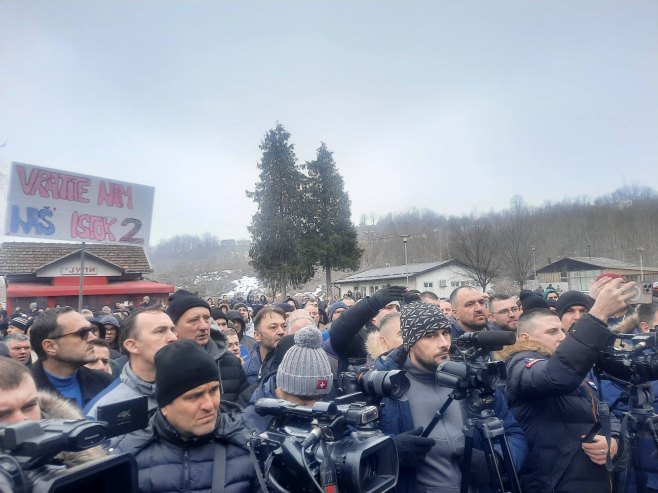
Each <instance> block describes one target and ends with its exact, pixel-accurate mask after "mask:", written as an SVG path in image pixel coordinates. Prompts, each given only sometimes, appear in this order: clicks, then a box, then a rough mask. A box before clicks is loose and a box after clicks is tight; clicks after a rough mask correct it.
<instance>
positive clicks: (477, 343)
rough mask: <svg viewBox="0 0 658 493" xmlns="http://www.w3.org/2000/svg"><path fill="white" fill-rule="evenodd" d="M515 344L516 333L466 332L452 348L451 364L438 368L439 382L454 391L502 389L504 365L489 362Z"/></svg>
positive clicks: (446, 362) (505, 374) (497, 362)
mask: <svg viewBox="0 0 658 493" xmlns="http://www.w3.org/2000/svg"><path fill="white" fill-rule="evenodd" d="M515 342H516V334H515V333H514V332H504V331H486V332H467V333H465V334H463V335H461V336H460V337H458V338H456V339H455V340H454V341H453V343H452V345H451V347H450V361H444V362H442V363H440V364H439V366H438V368H437V370H436V381H437V382H438V383H439V384H440V385H443V386H444V387H449V388H453V389H457V390H459V389H462V390H467V389H474V388H481V387H502V386H504V385H505V380H506V379H507V371H506V367H505V362H504V361H489V353H490V352H491V351H499V350H501V349H502V348H503V346H508V345H511V344H514V343H515Z"/></svg>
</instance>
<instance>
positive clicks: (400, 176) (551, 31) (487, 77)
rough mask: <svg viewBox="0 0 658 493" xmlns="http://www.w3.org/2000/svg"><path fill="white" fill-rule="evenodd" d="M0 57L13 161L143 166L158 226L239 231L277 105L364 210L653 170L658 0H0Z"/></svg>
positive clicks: (591, 184) (491, 197) (528, 194)
mask: <svg viewBox="0 0 658 493" xmlns="http://www.w3.org/2000/svg"><path fill="white" fill-rule="evenodd" d="M0 70H1V72H0V73H1V75H0V84H1V85H0V145H2V144H3V143H5V142H6V145H5V146H4V147H3V148H1V149H0V164H1V165H2V166H3V167H5V168H4V169H5V172H6V167H8V165H9V163H10V162H11V161H19V162H24V163H30V164H37V165H42V166H47V167H50V168H56V169H62V170H67V171H73V172H79V173H85V174H89V175H96V176H101V177H108V178H114V179H119V180H123V181H127V182H133V183H140V184H145V185H152V186H154V187H155V188H156V193H155V205H154V212H153V225H152V230H151V243H152V244H155V243H157V242H158V241H159V240H161V239H163V238H168V237H171V236H174V235H176V234H201V233H203V232H205V231H209V232H211V233H214V234H216V235H217V236H218V237H220V238H222V239H224V238H246V237H248V233H247V226H248V224H249V223H250V220H251V215H252V214H253V212H254V211H255V206H254V204H253V203H252V202H251V200H250V199H247V198H246V196H245V190H248V189H249V190H252V189H253V186H254V182H255V180H256V179H257V177H258V169H257V167H256V165H257V162H258V161H259V159H260V150H259V147H258V146H259V144H260V142H261V140H262V138H263V136H264V134H265V133H266V131H267V130H268V129H270V128H272V127H273V126H274V125H275V124H276V122H277V121H278V122H281V123H282V124H283V125H284V126H285V127H286V129H287V130H288V131H289V132H290V133H291V135H292V138H291V141H292V142H293V143H294V144H295V149H296V153H297V158H298V159H299V161H300V162H304V161H307V160H311V159H313V158H314V156H315V150H316V149H317V147H319V145H320V142H321V141H324V142H325V143H326V144H327V145H328V147H329V148H330V149H331V150H333V151H334V157H335V159H336V162H337V164H338V167H339V169H340V171H341V172H342V174H343V176H344V178H345V185H346V188H347V191H348V192H349V194H350V197H351V199H352V213H353V219H354V220H355V222H357V221H358V219H359V217H360V216H361V214H364V213H366V214H369V213H370V212H371V211H374V212H375V213H376V214H385V213H388V212H395V211H400V212H402V211H405V210H408V209H410V208H412V207H418V208H430V209H433V210H435V211H437V212H440V213H444V214H462V213H465V214H467V213H471V212H473V211H476V212H477V211H479V212H486V211H488V210H490V209H492V208H493V209H496V210H499V209H502V208H505V207H507V206H508V204H509V199H510V197H511V196H512V195H514V194H516V193H518V194H520V195H522V196H523V197H524V198H525V199H526V201H527V202H528V203H530V204H533V205H539V204H541V203H543V202H544V201H546V200H560V199H562V198H564V197H567V196H569V197H573V196H580V195H588V196H597V195H601V194H604V193H609V192H611V191H613V190H614V189H616V188H618V187H619V186H621V185H622V184H624V183H639V184H641V185H647V186H651V187H654V188H658V162H657V161H658V2H656V1H655V0H646V1H632V0H619V1H601V0H596V1H586V0H582V1H575V2H574V1H573V0H568V1H543V2H542V1H538V2H534V1H528V0H522V1H491V0H481V1H480V0H478V1H462V0H460V1H453V0H450V1H439V0H428V1H414V0H406V1H400V0H398V1H395V2H393V1H384V0H375V1H364V0H359V1H354V0H349V1H336V0H334V1H324V2H319V1H312V0H305V1H301V0H300V1H282V0H279V1H276V2H273V1H271V0H268V1H245V0H236V1H231V2H227V1H221V0H207V1H202V0H151V1H149V0H140V1H135V0H126V1H123V0H107V1H101V0H96V1H89V0H79V1H70V0H40V1H33V0H0ZM3 195H4V192H3ZM2 202H4V200H2Z"/></svg>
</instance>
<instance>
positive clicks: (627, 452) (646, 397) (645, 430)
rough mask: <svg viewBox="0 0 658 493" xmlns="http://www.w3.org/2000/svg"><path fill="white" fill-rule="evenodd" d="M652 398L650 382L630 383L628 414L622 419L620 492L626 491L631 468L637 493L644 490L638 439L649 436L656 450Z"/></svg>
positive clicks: (656, 417)
mask: <svg viewBox="0 0 658 493" xmlns="http://www.w3.org/2000/svg"><path fill="white" fill-rule="evenodd" d="M653 400H654V393H653V389H652V388H651V382H648V383H642V384H639V385H631V386H630V389H629V392H628V409H629V410H628V414H627V415H626V416H625V417H624V419H623V421H622V438H623V439H624V458H627V457H628V458H629V459H630V460H628V461H626V464H625V468H624V469H623V471H624V480H623V483H622V493H628V488H629V486H630V476H631V474H630V473H631V470H632V471H633V472H634V473H635V482H636V483H637V491H638V492H639V493H645V492H646V482H645V481H644V480H643V478H644V475H643V473H642V468H641V463H640V457H641V454H640V450H639V439H640V437H647V436H648V437H650V438H651V439H652V440H653V444H654V446H655V447H656V451H657V452H658V414H656V413H655V411H654V409H653V406H652V403H653Z"/></svg>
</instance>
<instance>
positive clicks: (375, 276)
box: [334, 259, 454, 284]
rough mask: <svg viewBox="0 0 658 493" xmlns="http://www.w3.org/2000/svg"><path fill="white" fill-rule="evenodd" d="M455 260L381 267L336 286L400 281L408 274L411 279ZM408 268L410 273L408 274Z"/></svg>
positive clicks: (342, 280) (360, 273)
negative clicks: (388, 280) (386, 280)
mask: <svg viewBox="0 0 658 493" xmlns="http://www.w3.org/2000/svg"><path fill="white" fill-rule="evenodd" d="M453 262H454V260H452V259H450V260H440V261H438V262H424V263H421V264H409V265H408V266H405V265H404V264H403V265H392V266H389V267H379V268H377V269H369V270H364V271H363V272H358V273H357V274H352V275H351V276H348V277H344V278H343V279H339V280H338V281H334V283H335V284H345V283H354V282H364V281H374V280H384V279H400V278H403V277H406V276H407V274H408V275H409V277H412V276H417V275H419V274H424V273H425V272H428V271H431V270H434V269H438V268H439V267H444V266H447V265H450V264H451V263H453ZM407 268H408V270H409V271H408V272H407Z"/></svg>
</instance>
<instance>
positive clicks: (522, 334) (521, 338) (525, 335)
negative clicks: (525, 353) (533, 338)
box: [516, 332, 530, 342]
mask: <svg viewBox="0 0 658 493" xmlns="http://www.w3.org/2000/svg"><path fill="white" fill-rule="evenodd" d="M516 339H517V340H519V341H524V342H528V341H529V340H530V335H529V334H528V333H527V332H517V334H516Z"/></svg>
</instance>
